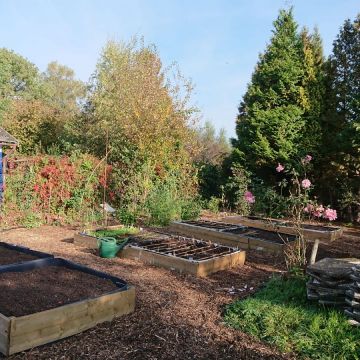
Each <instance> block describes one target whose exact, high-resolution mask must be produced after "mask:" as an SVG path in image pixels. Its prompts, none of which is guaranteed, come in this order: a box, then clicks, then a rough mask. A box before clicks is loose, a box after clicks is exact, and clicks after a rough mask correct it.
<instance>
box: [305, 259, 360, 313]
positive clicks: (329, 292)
mask: <svg viewBox="0 0 360 360" xmlns="http://www.w3.org/2000/svg"><path fill="white" fill-rule="evenodd" d="M355 265H359V269H360V259H331V258H325V259H322V260H320V261H317V262H316V263H315V264H312V265H310V266H308V268H307V270H306V272H307V274H308V275H310V280H309V281H308V283H307V297H308V299H309V300H316V301H318V302H319V304H323V305H334V306H339V307H343V308H345V307H346V305H347V291H348V290H349V289H351V288H352V286H353V279H352V277H353V270H352V268H353V267H354V266H355ZM358 274H359V285H360V272H359V273H358ZM359 302H360V300H359ZM359 310H360V308H359Z"/></svg>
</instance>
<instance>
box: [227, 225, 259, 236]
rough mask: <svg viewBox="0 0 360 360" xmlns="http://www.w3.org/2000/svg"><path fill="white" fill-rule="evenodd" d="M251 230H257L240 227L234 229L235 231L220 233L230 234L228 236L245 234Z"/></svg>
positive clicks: (228, 230)
mask: <svg viewBox="0 0 360 360" xmlns="http://www.w3.org/2000/svg"><path fill="white" fill-rule="evenodd" d="M253 230H257V229H255V228H249V227H246V226H244V227H241V226H239V227H238V228H235V229H225V230H223V231H222V232H224V233H230V234H245V233H247V232H249V231H253Z"/></svg>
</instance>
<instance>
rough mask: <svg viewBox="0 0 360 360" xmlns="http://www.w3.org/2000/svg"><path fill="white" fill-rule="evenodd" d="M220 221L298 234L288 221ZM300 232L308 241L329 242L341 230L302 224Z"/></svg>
mask: <svg viewBox="0 0 360 360" xmlns="http://www.w3.org/2000/svg"><path fill="white" fill-rule="evenodd" d="M222 220H223V221H226V222H227V223H230V224H234V225H242V226H251V227H254V228H258V229H262V230H267V231H276V232H280V233H284V234H290V235H297V233H298V230H297V229H296V228H295V227H294V224H293V223H291V222H290V221H283V220H278V219H270V218H269V219H267V218H260V217H256V216H227V217H226V218H223V219H222ZM301 232H302V233H303V234H304V237H305V238H306V239H308V240H320V241H322V242H331V241H334V240H336V239H338V238H339V237H341V235H342V233H343V230H342V228H340V227H335V226H325V225H314V224H302V226H301Z"/></svg>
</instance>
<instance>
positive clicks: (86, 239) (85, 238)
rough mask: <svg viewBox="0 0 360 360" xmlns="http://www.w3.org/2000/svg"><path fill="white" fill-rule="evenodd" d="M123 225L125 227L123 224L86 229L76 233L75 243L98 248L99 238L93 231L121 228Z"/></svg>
mask: <svg viewBox="0 0 360 360" xmlns="http://www.w3.org/2000/svg"><path fill="white" fill-rule="evenodd" d="M123 227H124V226H123V225H112V226H106V227H99V228H89V229H85V230H83V231H80V232H77V233H75V234H74V244H76V245H78V246H84V247H87V248H90V249H97V248H98V240H97V237H96V236H94V235H91V234H92V233H94V232H96V231H103V230H119V229H122V228H123Z"/></svg>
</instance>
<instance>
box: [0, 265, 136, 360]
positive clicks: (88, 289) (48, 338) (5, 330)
mask: <svg viewBox="0 0 360 360" xmlns="http://www.w3.org/2000/svg"><path fill="white" fill-rule="evenodd" d="M0 293H1V297H0V352H2V353H3V354H5V355H11V354H14V353H17V352H20V351H23V350H26V349H30V348H33V347H35V346H39V345H43V344H46V343H49V342H52V341H56V340H59V339H62V338H65V337H68V336H71V335H74V334H77V333H79V332H82V331H84V330H87V329H89V328H91V327H93V326H95V325H97V324H99V323H102V322H104V321H110V320H112V319H113V318H114V317H116V316H120V315H124V314H128V313H130V312H132V311H133V310H134V306H135V290H134V288H133V287H131V286H128V285H127V284H126V283H125V282H124V281H123V280H121V279H119V278H117V277H114V276H111V275H108V274H105V273H102V272H99V271H96V270H93V269H90V268H87V267H85V266H82V265H78V264H75V263H72V262H70V261H66V260H64V259H59V258H55V259H54V258H47V259H42V260H37V261H32V262H27V263H23V264H20V265H9V266H7V267H6V268H5V267H3V268H0Z"/></svg>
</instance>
